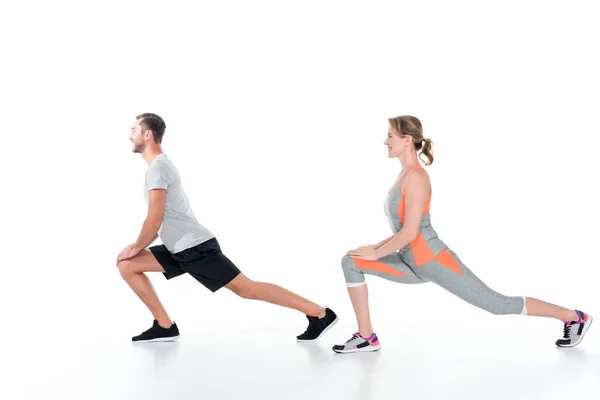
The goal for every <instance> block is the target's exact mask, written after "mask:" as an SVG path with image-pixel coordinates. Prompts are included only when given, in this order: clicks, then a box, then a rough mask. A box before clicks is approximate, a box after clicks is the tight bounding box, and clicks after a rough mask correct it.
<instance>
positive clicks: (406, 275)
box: [342, 250, 527, 315]
mask: <svg viewBox="0 0 600 400" xmlns="http://www.w3.org/2000/svg"><path fill="white" fill-rule="evenodd" d="M448 251H449V253H450V255H451V256H452V257H453V258H454V261H456V263H457V264H458V266H459V267H460V269H456V270H451V269H449V268H447V267H446V266H444V265H443V264H441V263H439V262H438V261H436V260H431V261H430V262H428V263H426V264H425V265H423V266H420V267H417V266H416V265H415V264H414V261H413V260H412V254H411V252H410V251H409V252H405V253H404V254H403V253H402V251H401V252H397V253H392V254H390V255H387V256H385V257H382V258H380V259H379V260H377V261H366V260H362V259H357V258H351V257H349V256H348V255H346V256H344V258H342V268H343V270H344V277H345V278H346V285H347V286H348V287H356V286H360V285H364V284H365V274H370V275H376V276H380V277H382V278H385V279H388V280H390V281H394V282H399V283H408V284H416V283H424V282H433V283H435V284H437V285H438V286H441V287H443V288H444V289H446V290H447V291H449V292H450V293H452V294H454V295H456V296H458V297H460V298H461V299H463V300H465V301H467V302H469V303H471V304H472V305H474V306H475V307H479V308H481V309H484V310H486V311H489V312H490V313H492V314H496V315H506V314H523V315H524V314H527V309H526V308H525V297H509V296H505V295H503V294H500V293H498V292H496V291H494V290H492V289H490V288H489V287H488V286H487V285H486V284H485V283H483V282H482V281H481V280H480V279H479V278H477V276H475V274H473V273H472V272H471V270H469V269H468V268H467V267H466V266H465V265H464V264H463V263H462V262H461V261H460V259H459V258H458V256H457V255H456V254H455V253H454V252H452V251H451V250H448ZM409 264H413V265H414V266H413V267H411V266H410V265H409ZM457 271H458V272H457Z"/></svg>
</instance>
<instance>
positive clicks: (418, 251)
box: [410, 232, 435, 267]
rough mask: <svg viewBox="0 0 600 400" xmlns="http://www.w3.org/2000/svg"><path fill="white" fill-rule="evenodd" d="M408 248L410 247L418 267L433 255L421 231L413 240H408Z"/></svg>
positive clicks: (431, 258)
mask: <svg viewBox="0 0 600 400" xmlns="http://www.w3.org/2000/svg"><path fill="white" fill-rule="evenodd" d="M410 248H411V249H412V253H413V257H414V259H415V264H417V266H418V267H420V266H422V265H425V264H427V263H428V262H429V261H431V260H433V258H434V257H435V255H434V254H433V251H431V249H430V248H429V246H428V245H427V242H426V241H425V238H424V237H423V235H421V232H419V234H418V235H417V238H416V239H415V240H413V241H412V242H410Z"/></svg>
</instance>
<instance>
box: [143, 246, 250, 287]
mask: <svg viewBox="0 0 600 400" xmlns="http://www.w3.org/2000/svg"><path fill="white" fill-rule="evenodd" d="M150 251H151V252H152V254H153V255H154V258H156V260H157V261H158V263H159V264H160V265H161V266H162V267H163V268H164V269H165V273H164V275H165V278H167V279H172V278H175V277H177V276H179V275H182V274H185V273H186V272H187V273H188V274H190V275H191V276H193V277H194V278H196V279H197V280H198V281H199V282H200V283H201V284H203V285H204V286H206V287H207V288H208V289H209V290H210V291H212V292H216V291H217V290H219V289H221V288H222V287H223V286H225V285H227V284H228V283H229V282H231V281H232V280H233V278H235V277H236V276H238V274H239V273H240V270H239V269H238V267H236V266H235V264H234V263H233V262H231V261H230V260H229V259H228V258H227V257H225V254H223V253H222V252H221V247H220V246H219V242H218V241H217V238H212V239H210V240H207V241H206V242H204V243H200V244H199V245H197V246H194V247H190V248H189V249H186V250H183V251H180V252H179V253H171V252H169V250H167V248H166V247H165V245H164V244H161V245H158V246H152V247H150Z"/></svg>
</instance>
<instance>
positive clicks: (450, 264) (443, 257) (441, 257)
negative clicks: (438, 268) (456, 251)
mask: <svg viewBox="0 0 600 400" xmlns="http://www.w3.org/2000/svg"><path fill="white" fill-rule="evenodd" d="M435 261H437V262H439V263H440V264H442V265H443V266H444V267H446V268H448V269H449V270H450V271H454V272H456V273H457V274H459V275H462V274H463V272H462V270H461V269H460V266H459V265H458V263H457V262H456V260H455V259H454V257H452V254H451V253H450V252H449V251H448V250H447V249H444V250H442V251H440V252H439V254H438V255H437V256H435Z"/></svg>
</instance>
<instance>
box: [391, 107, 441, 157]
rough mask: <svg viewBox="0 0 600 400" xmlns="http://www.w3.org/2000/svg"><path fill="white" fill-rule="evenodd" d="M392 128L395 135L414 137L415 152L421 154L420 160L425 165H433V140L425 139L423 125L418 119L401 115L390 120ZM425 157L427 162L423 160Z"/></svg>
mask: <svg viewBox="0 0 600 400" xmlns="http://www.w3.org/2000/svg"><path fill="white" fill-rule="evenodd" d="M388 122H389V123H390V127H391V128H392V130H393V131H394V133H395V134H396V135H398V136H400V137H406V136H412V138H413V140H414V142H415V150H417V152H419V151H420V153H419V159H421V161H423V162H424V163H425V165H431V164H432V163H433V150H432V148H431V145H432V144H433V141H432V140H431V139H425V137H423V125H421V121H419V119H418V118H417V117H413V116H411V115H401V116H399V117H394V118H388ZM422 155H424V156H425V157H426V158H427V160H424V159H423V158H421V156H422Z"/></svg>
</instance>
